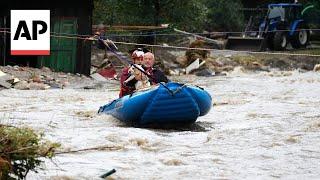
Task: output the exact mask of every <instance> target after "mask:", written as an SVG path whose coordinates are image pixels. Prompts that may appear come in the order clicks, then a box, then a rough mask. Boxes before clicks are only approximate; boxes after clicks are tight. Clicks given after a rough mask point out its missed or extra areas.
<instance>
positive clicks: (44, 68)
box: [41, 67, 51, 72]
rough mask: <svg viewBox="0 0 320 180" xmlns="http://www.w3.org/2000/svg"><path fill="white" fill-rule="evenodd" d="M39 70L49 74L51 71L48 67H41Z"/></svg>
mask: <svg viewBox="0 0 320 180" xmlns="http://www.w3.org/2000/svg"><path fill="white" fill-rule="evenodd" d="M41 70H42V71H44V72H51V69H50V68H48V67H42V68H41Z"/></svg>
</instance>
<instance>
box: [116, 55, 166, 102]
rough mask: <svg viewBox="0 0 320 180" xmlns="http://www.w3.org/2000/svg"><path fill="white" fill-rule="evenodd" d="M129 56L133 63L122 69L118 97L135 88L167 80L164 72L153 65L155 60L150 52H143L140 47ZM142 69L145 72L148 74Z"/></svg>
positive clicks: (130, 92) (129, 92) (131, 91)
mask: <svg viewBox="0 0 320 180" xmlns="http://www.w3.org/2000/svg"><path fill="white" fill-rule="evenodd" d="M131 57H132V60H133V63H134V64H135V65H134V66H131V67H125V68H124V69H123V70H122V74H121V77H120V83H121V89H120V93H119V97H123V96H125V95H128V94H132V93H133V92H134V91H135V90H138V89H142V88H146V87H149V86H150V85H153V84H158V83H160V82H168V78H167V77H166V76H165V75H164V73H163V72H162V71H161V70H159V69H157V68H155V67H153V66H154V62H155V61H154V55H153V54H152V53H151V52H147V53H144V52H143V51H142V49H137V50H135V51H134V52H133V53H132V55H131ZM142 71H144V72H145V73H147V74H148V76H147V75H145V73H143V72H142ZM149 77H150V78H149Z"/></svg>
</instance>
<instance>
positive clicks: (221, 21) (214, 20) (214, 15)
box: [206, 0, 244, 31]
mask: <svg viewBox="0 0 320 180" xmlns="http://www.w3.org/2000/svg"><path fill="white" fill-rule="evenodd" d="M207 6H208V14H207V25H206V29H207V30H209V31H239V30H242V27H243V25H244V16H243V13H242V11H241V8H243V6H242V4H241V1H239V0H208V1H207Z"/></svg>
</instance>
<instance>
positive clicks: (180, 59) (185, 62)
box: [176, 56, 188, 67]
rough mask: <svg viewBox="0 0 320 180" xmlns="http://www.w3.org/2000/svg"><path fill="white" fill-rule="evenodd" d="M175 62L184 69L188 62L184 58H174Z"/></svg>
mask: <svg viewBox="0 0 320 180" xmlns="http://www.w3.org/2000/svg"><path fill="white" fill-rule="evenodd" d="M176 62H177V63H179V64H180V65H181V66H182V67H186V66H187V65H188V60H187V57H186V56H178V57H177V58H176Z"/></svg>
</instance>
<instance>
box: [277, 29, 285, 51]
mask: <svg viewBox="0 0 320 180" xmlns="http://www.w3.org/2000/svg"><path fill="white" fill-rule="evenodd" d="M287 44H288V40H287V35H286V32H284V31H277V32H275V33H274V36H273V49H274V50H276V51H282V50H285V49H286V47H287Z"/></svg>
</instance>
